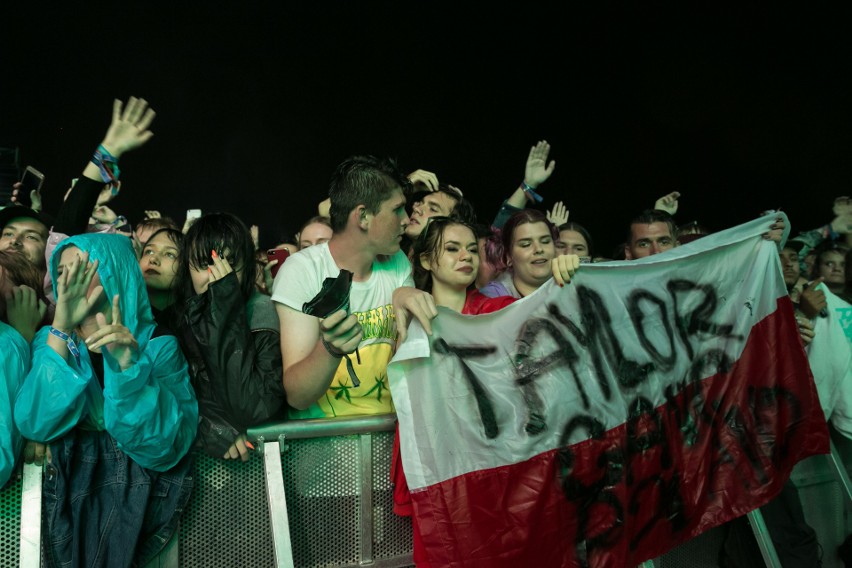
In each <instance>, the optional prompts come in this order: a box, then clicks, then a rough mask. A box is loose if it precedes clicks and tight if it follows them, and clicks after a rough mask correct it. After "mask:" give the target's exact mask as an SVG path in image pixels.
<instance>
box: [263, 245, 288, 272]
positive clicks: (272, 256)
mask: <svg viewBox="0 0 852 568" xmlns="http://www.w3.org/2000/svg"><path fill="white" fill-rule="evenodd" d="M288 256H290V251H288V250H287V249H269V250H268V251H266V258H267V259H268V260H277V261H278V264H276V265H275V266H273V267H272V270H270V271H269V273H270V274H271V275H272V277H273V278H275V275H276V274H278V269H279V268H281V265H282V264H284V261H285V260H287V257H288Z"/></svg>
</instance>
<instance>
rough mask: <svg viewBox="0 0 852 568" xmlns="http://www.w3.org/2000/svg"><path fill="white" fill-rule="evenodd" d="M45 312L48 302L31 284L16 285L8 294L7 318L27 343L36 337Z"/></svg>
mask: <svg viewBox="0 0 852 568" xmlns="http://www.w3.org/2000/svg"><path fill="white" fill-rule="evenodd" d="M45 313H47V304H45V303H44V301H43V300H40V299H39V298H38V295H37V294H36V291H35V290H33V289H32V288H30V287H29V286H14V287H13V288H12V289H11V290H9V292H8V293H7V294H6V318H7V319H8V320H9V325H11V326H12V327H14V328H15V329H16V330H17V331H18V333H20V334H21V335H22V336H23V337H24V339H26V340H27V343H29V342H31V341H32V340H33V337H35V333H36V330H38V328H39V326H40V325H41V322H42V321H43V320H44V314H45Z"/></svg>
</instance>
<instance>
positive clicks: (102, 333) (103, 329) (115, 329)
mask: <svg viewBox="0 0 852 568" xmlns="http://www.w3.org/2000/svg"><path fill="white" fill-rule="evenodd" d="M95 320H96V321H97V324H98V329H97V330H95V332H94V333H92V334H91V335H90V336H89V337H87V338H86V345H87V346H88V347H89V349H90V350H93V351H94V350H95V349H100V348H103V349H104V350H105V351H106V352H107V353H109V354H110V355H111V356H112V358H113V359H115V360H116V362H117V363H118V366H119V367H120V368H121V370H122V371H126V370H127V369H129V368H130V367H131V366H132V365H133V364H134V363H136V360H137V357H138V354H139V344H138V343H137V342H136V338H135V337H133V334H132V333H131V332H130V330H129V329H127V327H125V325H124V324H123V323H122V322H121V305H120V298H119V296H118V294H116V295H115V296H114V297H113V299H112V323H107V319H106V316H105V315H104V314H102V313H99V314H97V315H96V316H95Z"/></svg>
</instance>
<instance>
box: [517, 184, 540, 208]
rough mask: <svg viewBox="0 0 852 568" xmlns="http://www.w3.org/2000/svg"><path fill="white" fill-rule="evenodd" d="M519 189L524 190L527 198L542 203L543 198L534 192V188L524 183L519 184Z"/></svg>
mask: <svg viewBox="0 0 852 568" xmlns="http://www.w3.org/2000/svg"><path fill="white" fill-rule="evenodd" d="M521 189H523V190H524V193H526V194H527V197H529V198H530V199H531V200H532V201H538V202H539V203H541V202H542V201H544V198H543V197H542V196H540V195H539V194H537V193H536V192H535V188H534V187H533V186H531V185H529V184H528V183H527V182H526V181H522V182H521Z"/></svg>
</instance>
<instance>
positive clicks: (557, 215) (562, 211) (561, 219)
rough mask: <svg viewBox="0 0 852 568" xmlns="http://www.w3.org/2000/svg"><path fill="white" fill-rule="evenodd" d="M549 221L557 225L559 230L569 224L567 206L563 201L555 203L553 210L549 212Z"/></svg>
mask: <svg viewBox="0 0 852 568" xmlns="http://www.w3.org/2000/svg"><path fill="white" fill-rule="evenodd" d="M547 220H548V221H550V222H551V223H553V224H554V225H556V228H557V229H558V228H559V227H561V226H562V225H564V224H565V223H567V222H568V209H566V208H565V204H564V203H562V202H561V201H557V202H556V203H554V204H553V209H551V210H550V211H548V212H547Z"/></svg>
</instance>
